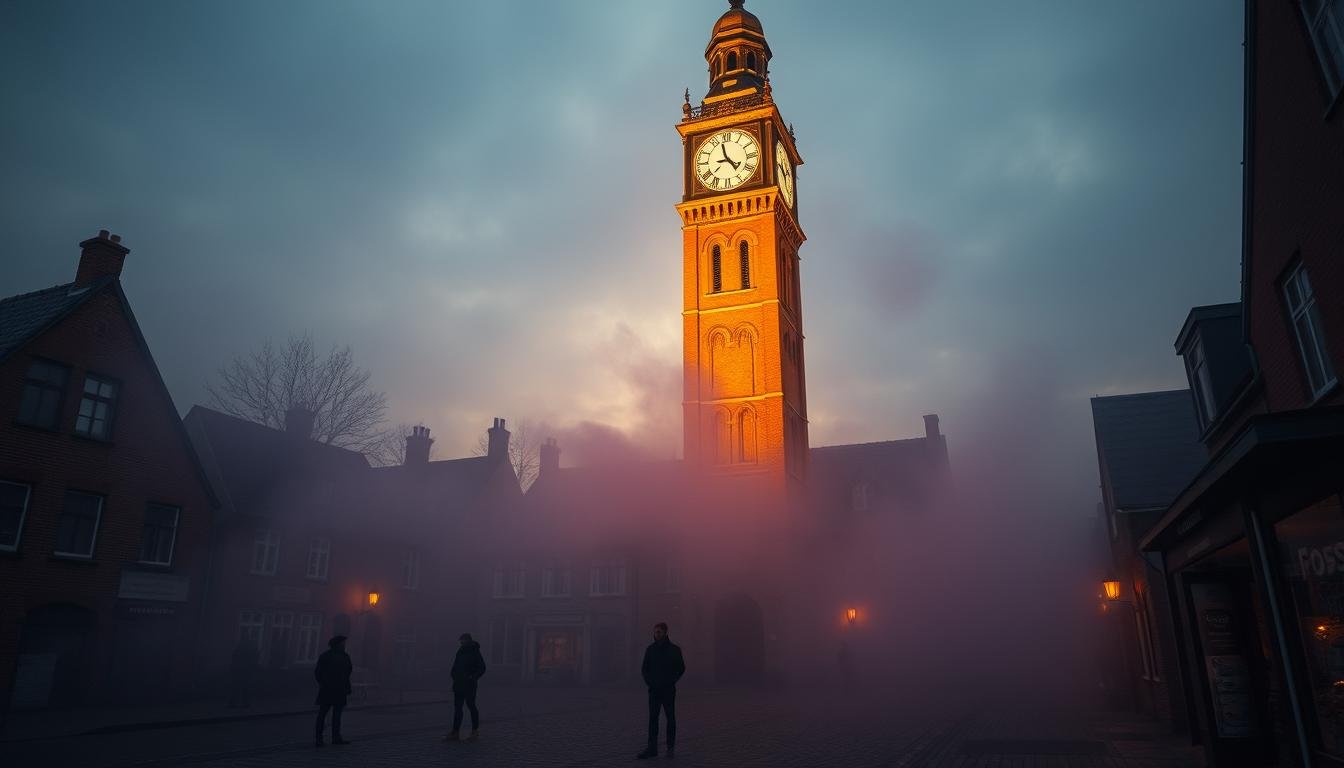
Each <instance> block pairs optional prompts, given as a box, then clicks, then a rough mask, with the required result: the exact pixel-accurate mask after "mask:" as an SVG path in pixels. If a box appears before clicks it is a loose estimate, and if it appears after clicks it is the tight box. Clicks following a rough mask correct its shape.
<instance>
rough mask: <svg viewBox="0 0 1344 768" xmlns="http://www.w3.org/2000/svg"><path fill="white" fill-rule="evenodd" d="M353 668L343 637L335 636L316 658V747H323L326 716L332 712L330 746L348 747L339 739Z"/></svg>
mask: <svg viewBox="0 0 1344 768" xmlns="http://www.w3.org/2000/svg"><path fill="white" fill-rule="evenodd" d="M352 671H354V665H353V664H351V663H350V654H348V653H346V652H345V635H336V636H335V637H333V638H331V639H330V640H328V641H327V650H325V651H323V652H322V655H321V656H319V657H318V658H317V666H316V667H313V677H315V678H317V701H316V702H314V703H316V704H317V706H318V710H317V746H319V747H320V746H322V732H323V731H325V730H326V729H327V712H328V711H330V712H331V743H332V744H349V743H350V742H348V741H346V740H345V739H343V738H341V710H343V709H345V701H346V697H347V696H349V695H350V673H351V672H352Z"/></svg>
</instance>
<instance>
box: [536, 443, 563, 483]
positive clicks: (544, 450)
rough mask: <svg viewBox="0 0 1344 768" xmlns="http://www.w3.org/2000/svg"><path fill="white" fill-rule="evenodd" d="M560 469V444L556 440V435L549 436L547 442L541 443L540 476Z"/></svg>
mask: <svg viewBox="0 0 1344 768" xmlns="http://www.w3.org/2000/svg"><path fill="white" fill-rule="evenodd" d="M558 469H560V444H559V443H557V442H555V438H554V437H548V438H546V442H544V443H542V444H541V467H540V468H539V469H538V476H539V477H542V476H545V475H547V474H548V473H551V472H555V471H556V470H558Z"/></svg>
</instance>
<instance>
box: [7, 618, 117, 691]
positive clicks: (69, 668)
mask: <svg viewBox="0 0 1344 768" xmlns="http://www.w3.org/2000/svg"><path fill="white" fill-rule="evenodd" d="M97 625H98V619H97V617H96V616H95V615H94V613H93V611H91V610H89V609H87V608H83V607H81V606H78V605H73V604H70V603H56V604H51V605H44V606H41V607H39V608H35V609H33V610H31V611H29V612H28V615H27V617H25V619H24V622H23V629H22V630H21V631H20V634H19V658H18V665H17V667H16V669H15V674H14V688H13V691H12V693H11V698H10V701H11V705H12V706H13V707H14V709H37V708H41V707H48V706H50V707H64V706H71V705H74V704H78V703H80V702H81V701H83V700H84V698H85V695H86V694H87V693H88V690H89V688H90V684H91V683H93V682H94V681H93V680H92V679H91V674H92V669H91V667H90V665H89V664H88V663H87V659H88V658H89V657H90V656H91V655H92V652H93V645H94V643H93V639H94V631H95V630H96V628H97Z"/></svg>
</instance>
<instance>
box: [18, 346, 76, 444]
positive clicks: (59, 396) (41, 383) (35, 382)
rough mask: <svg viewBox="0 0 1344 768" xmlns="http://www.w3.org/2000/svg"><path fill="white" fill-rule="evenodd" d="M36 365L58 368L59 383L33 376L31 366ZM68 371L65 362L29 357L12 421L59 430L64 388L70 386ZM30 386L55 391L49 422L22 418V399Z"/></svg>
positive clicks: (35, 427) (69, 369)
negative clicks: (60, 377)
mask: <svg viewBox="0 0 1344 768" xmlns="http://www.w3.org/2000/svg"><path fill="white" fill-rule="evenodd" d="M38 365H49V366H51V367H53V368H56V369H59V370H60V371H61V374H62V376H63V378H62V381H61V383H60V385H56V384H52V383H50V382H48V381H46V380H45V379H38V378H34V377H33V375H32V371H33V368H34V367H36V366H38ZM70 371H71V368H70V366H69V365H66V364H65V363H58V362H56V361H55V360H51V359H49V358H45V357H37V356H33V357H31V358H29V360H28V367H27V369H25V370H24V372H23V386H22V387H20V388H19V409H18V412H17V413H16V414H15V416H14V422H15V423H16V424H21V425H23V426H25V427H32V428H34V429H45V430H47V431H50V432H55V431H58V430H60V428H61V417H62V415H63V414H64V411H65V393H66V390H68V389H69V388H70ZM30 386H32V387H36V388H37V389H39V390H45V391H53V392H55V393H56V408H55V410H54V411H53V412H52V418H51V424H43V423H40V422H38V421H35V420H30V419H26V418H24V414H23V401H24V396H25V395H26V394H27V393H28V388H29V387H30ZM39 410H40V409H39Z"/></svg>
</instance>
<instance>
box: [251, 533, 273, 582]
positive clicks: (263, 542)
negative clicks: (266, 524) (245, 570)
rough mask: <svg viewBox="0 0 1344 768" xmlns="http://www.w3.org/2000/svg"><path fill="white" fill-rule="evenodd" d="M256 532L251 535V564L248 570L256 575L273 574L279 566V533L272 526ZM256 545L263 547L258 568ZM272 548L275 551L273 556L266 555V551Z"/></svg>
mask: <svg viewBox="0 0 1344 768" xmlns="http://www.w3.org/2000/svg"><path fill="white" fill-rule="evenodd" d="M257 534H258V535H257V536H253V537H252V566H251V571H250V572H251V573H253V574H254V575H257V576H274V575H275V572H276V571H277V570H279V567H280V534H279V533H278V532H277V531H276V530H275V529H273V528H263V529H261V530H259V531H257ZM272 544H274V546H272ZM258 545H260V546H262V547H263V548H264V550H263V555H262V558H261V567H260V568H258V567H257V546H258ZM272 550H274V552H275V557H274V558H270V557H267V556H266V553H269V552H271V551H272ZM268 563H269V564H270V568H269V569H268V568H267V567H266V566H267V564H268Z"/></svg>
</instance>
